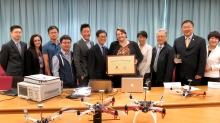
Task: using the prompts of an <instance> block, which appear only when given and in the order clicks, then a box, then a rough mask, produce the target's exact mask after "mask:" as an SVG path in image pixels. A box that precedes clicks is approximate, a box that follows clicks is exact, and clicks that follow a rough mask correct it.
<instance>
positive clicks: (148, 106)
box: [125, 91, 166, 123]
mask: <svg viewBox="0 0 220 123" xmlns="http://www.w3.org/2000/svg"><path fill="white" fill-rule="evenodd" d="M129 98H130V100H131V101H133V102H134V103H135V104H130V105H125V113H126V114H128V111H130V110H133V111H135V116H134V119H133V123H135V121H136V117H137V115H138V114H139V111H140V110H141V111H142V112H143V113H147V112H149V111H150V113H151V115H152V117H153V119H154V123H156V120H157V117H156V113H160V114H162V118H164V117H165V115H166V109H164V108H161V107H155V106H156V105H157V104H158V103H161V106H162V103H163V102H164V96H163V95H162V96H161V99H160V100H159V101H156V102H152V101H146V91H145V99H144V101H138V100H136V99H134V98H133V97H132V95H131V94H130V96H129Z"/></svg>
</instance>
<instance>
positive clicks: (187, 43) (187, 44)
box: [186, 38, 190, 48]
mask: <svg viewBox="0 0 220 123" xmlns="http://www.w3.org/2000/svg"><path fill="white" fill-rule="evenodd" d="M189 42H190V40H189V38H186V48H188V46H189Z"/></svg>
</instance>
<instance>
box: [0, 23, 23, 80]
mask: <svg viewBox="0 0 220 123" xmlns="http://www.w3.org/2000/svg"><path fill="white" fill-rule="evenodd" d="M10 35H11V40H10V41H8V42H7V43H5V44H3V45H2V50H1V59H0V63H1V66H2V68H3V69H4V71H5V72H6V75H8V76H24V52H25V51H26V50H27V44H26V43H25V42H23V41H21V37H22V28H21V27H20V26H18V25H14V26H11V28H10Z"/></svg>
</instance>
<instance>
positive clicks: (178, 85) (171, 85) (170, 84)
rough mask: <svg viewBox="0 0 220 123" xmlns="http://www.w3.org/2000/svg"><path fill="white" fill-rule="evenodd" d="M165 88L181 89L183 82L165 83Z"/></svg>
mask: <svg viewBox="0 0 220 123" xmlns="http://www.w3.org/2000/svg"><path fill="white" fill-rule="evenodd" d="M163 85H164V88H171V87H172V88H181V82H164V83H163Z"/></svg>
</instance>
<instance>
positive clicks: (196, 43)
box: [173, 34, 207, 85]
mask: <svg viewBox="0 0 220 123" xmlns="http://www.w3.org/2000/svg"><path fill="white" fill-rule="evenodd" d="M173 48H174V50H175V52H176V54H180V58H181V59H182V63H179V64H176V81H181V82H182V84H189V83H188V82H187V80H188V79H192V80H193V82H192V85H200V81H201V79H195V76H196V75H200V76H203V75H204V72H205V66H206V54H207V53H206V42H205V39H204V38H201V37H199V36H196V35H194V34H193V36H192V38H191V41H190V44H189V46H188V48H186V43H185V36H181V37H179V38H177V39H176V40H175V41H174V45H173Z"/></svg>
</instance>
